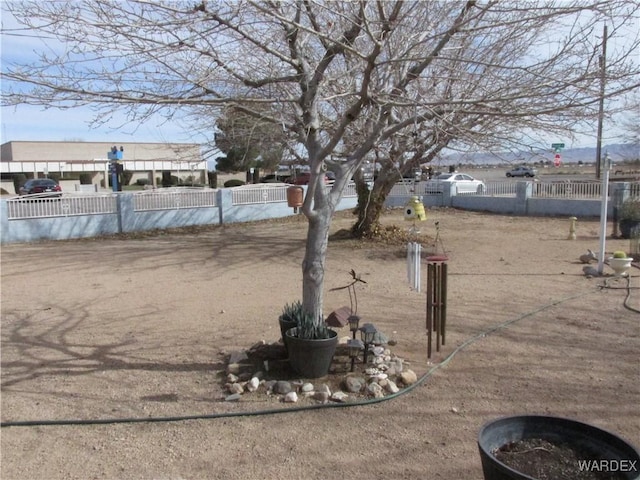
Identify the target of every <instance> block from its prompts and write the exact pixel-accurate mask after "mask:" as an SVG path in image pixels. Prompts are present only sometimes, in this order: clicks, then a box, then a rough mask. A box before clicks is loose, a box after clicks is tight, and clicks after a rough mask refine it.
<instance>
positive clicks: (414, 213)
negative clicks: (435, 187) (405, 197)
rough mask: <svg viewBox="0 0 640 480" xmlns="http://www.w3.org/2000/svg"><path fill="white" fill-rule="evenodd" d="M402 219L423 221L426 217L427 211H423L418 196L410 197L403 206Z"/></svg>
mask: <svg viewBox="0 0 640 480" xmlns="http://www.w3.org/2000/svg"><path fill="white" fill-rule="evenodd" d="M404 219H405V220H406V221H408V222H415V221H416V220H417V221H421V222H424V221H425V220H426V219H427V212H425V210H424V205H423V203H422V202H421V201H420V198H419V197H417V196H413V197H411V198H410V199H409V201H408V202H407V204H406V205H405V206H404Z"/></svg>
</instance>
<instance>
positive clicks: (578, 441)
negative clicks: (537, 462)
mask: <svg viewBox="0 0 640 480" xmlns="http://www.w3.org/2000/svg"><path fill="white" fill-rule="evenodd" d="M530 438H542V439H545V440H547V441H556V442H558V441H562V442H566V443H568V444H569V445H571V446H575V447H576V448H579V449H585V450H590V451H595V452H599V454H600V455H601V458H602V459H603V460H618V461H620V460H625V464H627V465H629V464H630V463H627V462H635V471H634V472H620V473H621V474H622V475H624V478H625V479H627V480H637V479H640V475H639V473H638V468H640V453H639V452H638V450H637V449H636V448H635V447H634V446H633V445H631V444H630V443H628V442H627V441H625V440H623V439H622V438H621V437H619V436H617V435H615V434H613V433H611V432H608V431H606V430H602V429H600V428H597V427H594V426H592V425H589V424H586V423H582V422H578V421H575V420H570V419H568V418H562V417H549V416H546V415H522V416H515V417H504V418H499V419H497V420H493V421H491V422H489V423H486V424H485V425H484V426H483V427H482V428H481V429H480V433H479V435H478V448H479V450H480V458H481V460H482V472H483V473H484V478H485V480H513V479H516V480H536V479H534V478H533V477H530V476H528V475H525V474H523V473H520V472H517V471H516V470H513V469H512V468H510V467H508V466H506V465H505V464H504V463H502V462H500V461H498V460H497V459H496V457H495V456H494V455H493V453H492V452H494V451H495V450H497V449H498V448H500V447H502V446H503V445H506V444H507V443H510V442H517V441H520V440H527V439H530Z"/></svg>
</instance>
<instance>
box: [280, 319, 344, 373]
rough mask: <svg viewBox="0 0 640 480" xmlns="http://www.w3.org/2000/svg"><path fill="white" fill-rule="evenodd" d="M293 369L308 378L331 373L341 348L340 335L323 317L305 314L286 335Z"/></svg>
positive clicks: (290, 363)
mask: <svg viewBox="0 0 640 480" xmlns="http://www.w3.org/2000/svg"><path fill="white" fill-rule="evenodd" d="M285 338H286V340H285V345H286V346H287V351H288V353H289V365H290V366H291V369H292V370H293V371H294V372H296V373H297V374H299V375H302V376H303V377H305V378H318V377H323V376H325V375H327V374H328V373H329V368H330V367H331V361H332V360H333V355H334V353H335V351H336V347H337V345H338V334H337V332H335V331H334V330H331V329H330V328H329V327H327V324H326V323H325V321H324V320H323V319H321V318H315V317H314V316H313V314H311V313H309V312H306V311H303V312H302V314H301V315H300V317H299V322H298V325H297V326H296V327H293V328H291V329H289V330H287V331H286V333H285Z"/></svg>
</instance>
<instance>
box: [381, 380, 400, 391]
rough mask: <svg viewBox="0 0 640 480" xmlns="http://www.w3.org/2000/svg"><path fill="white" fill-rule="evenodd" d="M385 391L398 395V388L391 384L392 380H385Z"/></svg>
mask: <svg viewBox="0 0 640 480" xmlns="http://www.w3.org/2000/svg"><path fill="white" fill-rule="evenodd" d="M384 388H385V390H386V391H387V392H389V393H398V392H399V391H400V388H398V386H397V385H396V384H395V383H394V382H393V380H387V383H386V384H385V386H384Z"/></svg>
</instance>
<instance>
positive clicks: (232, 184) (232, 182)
mask: <svg viewBox="0 0 640 480" xmlns="http://www.w3.org/2000/svg"><path fill="white" fill-rule="evenodd" d="M242 185H246V182H243V181H242V180H239V179H237V178H232V179H231V180H227V181H226V182H224V186H225V188H229V187H240V186H242Z"/></svg>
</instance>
